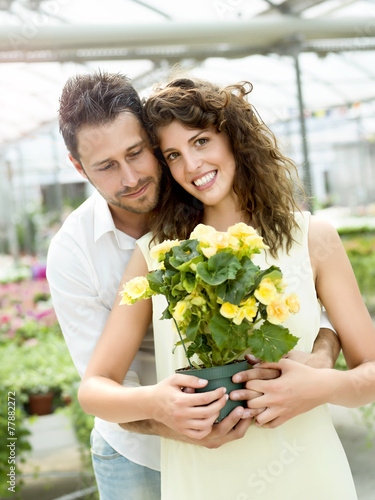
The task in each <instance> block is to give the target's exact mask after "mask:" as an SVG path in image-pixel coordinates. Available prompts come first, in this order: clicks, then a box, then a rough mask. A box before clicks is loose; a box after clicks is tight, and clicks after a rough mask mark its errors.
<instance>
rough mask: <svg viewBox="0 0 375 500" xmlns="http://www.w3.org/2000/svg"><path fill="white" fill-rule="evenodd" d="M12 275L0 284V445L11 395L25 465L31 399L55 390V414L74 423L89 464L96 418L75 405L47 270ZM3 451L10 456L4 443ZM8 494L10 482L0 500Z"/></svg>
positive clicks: (0, 489) (73, 376) (0, 458)
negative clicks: (15, 410) (94, 419)
mask: <svg viewBox="0 0 375 500" xmlns="http://www.w3.org/2000/svg"><path fill="white" fill-rule="evenodd" d="M9 271H10V272H8V277H7V278H6V279H5V278H4V277H3V278H2V283H1V284H0V311H1V314H0V411H1V417H2V418H1V419H0V422H1V424H0V434H1V440H2V441H3V440H5V439H6V437H7V432H8V430H7V426H6V425H7V420H6V414H7V394H8V392H9V391H12V392H15V393H16V407H17V414H16V428H17V436H18V437H19V439H18V440H17V457H18V458H19V459H20V461H22V460H27V451H28V450H29V449H30V442H29V439H28V431H27V427H26V425H25V423H26V420H27V419H29V418H30V415H29V407H28V396H29V394H35V393H46V392H48V391H49V390H52V391H53V393H54V401H53V411H63V412H64V413H66V414H67V416H68V417H70V419H71V421H72V424H73V428H74V429H75V431H76V435H77V439H78V442H79V443H80V444H81V445H82V455H83V458H84V460H87V458H88V456H89V434H90V431H91V428H92V426H93V417H90V416H88V415H86V414H85V413H84V412H83V411H82V410H81V408H80V406H79V404H78V402H77V398H76V394H77V388H78V383H79V376H78V374H77V372H76V369H75V367H74V365H73V362H72V360H71V358H70V355H69V352H68V349H67V347H66V344H65V341H64V338H63V336H62V333H61V330H60V327H59V324H58V322H57V319H56V315H55V312H54V310H53V307H52V302H51V297H50V292H49V287H48V283H47V281H46V279H45V269H44V273H43V266H39V267H38V273H37V272H35V271H36V268H35V267H34V272H32V270H31V269H28V268H27V267H22V268H18V269H10V270H9ZM33 276H34V278H35V279H32V278H33ZM12 280H16V281H12ZM67 402H69V404H68V406H66V403H67ZM32 418H35V417H32ZM1 449H4V450H6V443H5V442H4V443H2V447H1ZM7 458H8V456H7V454H0V473H1V476H2V477H3V475H4V477H5V474H6V472H8V471H9V465H8V463H7ZM19 486H20V485H18V487H19ZM9 493H10V492H8V491H7V484H6V481H2V482H1V484H0V497H1V498H3V497H6V496H7V494H9Z"/></svg>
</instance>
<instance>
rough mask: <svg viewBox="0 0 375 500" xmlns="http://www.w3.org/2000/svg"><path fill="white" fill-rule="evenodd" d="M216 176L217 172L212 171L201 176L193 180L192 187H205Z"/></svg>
mask: <svg viewBox="0 0 375 500" xmlns="http://www.w3.org/2000/svg"><path fill="white" fill-rule="evenodd" d="M216 175H217V170H214V171H212V172H209V173H208V174H205V175H203V176H202V177H199V178H198V179H194V180H193V184H194V186H196V187H198V188H201V187H206V186H207V185H208V184H209V183H211V182H212V181H213V180H214V179H215V177H216Z"/></svg>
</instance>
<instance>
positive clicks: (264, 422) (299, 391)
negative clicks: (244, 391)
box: [246, 359, 333, 428]
mask: <svg viewBox="0 0 375 500" xmlns="http://www.w3.org/2000/svg"><path fill="white" fill-rule="evenodd" d="M261 366H262V368H264V369H273V370H279V371H280V373H281V375H280V377H278V378H277V379H273V380H252V381H250V382H247V384H246V387H248V389H249V390H251V391H255V392H258V393H261V395H260V396H259V397H257V398H254V399H252V400H251V401H248V407H249V408H252V409H254V410H259V409H262V410H263V409H264V408H265V410H264V411H262V413H260V414H259V415H258V416H257V418H256V425H260V426H263V427H269V428H274V427H278V426H279V425H281V424H283V423H284V422H286V421H287V420H289V419H291V418H293V417H295V416H296V415H299V414H301V413H305V412H307V411H309V410H312V409H313V408H315V407H316V406H319V405H321V404H323V403H325V402H327V401H328V400H329V394H330V393H331V392H333V387H331V385H330V382H329V381H330V380H331V378H330V377H329V376H327V375H329V373H330V372H332V371H333V370H331V369H323V368H319V369H318V368H311V367H309V366H306V365H304V364H302V363H299V362H297V361H292V360H291V359H281V360H280V361H279V362H278V363H262V364H261Z"/></svg>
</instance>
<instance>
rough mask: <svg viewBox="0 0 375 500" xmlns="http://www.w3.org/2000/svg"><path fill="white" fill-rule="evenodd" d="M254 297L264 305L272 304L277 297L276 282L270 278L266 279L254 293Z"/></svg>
mask: <svg viewBox="0 0 375 500" xmlns="http://www.w3.org/2000/svg"><path fill="white" fill-rule="evenodd" d="M254 296H255V297H256V298H257V299H258V300H259V302H261V303H262V304H264V305H266V306H267V305H268V304H271V302H272V301H273V300H274V299H275V297H276V296H277V290H276V287H275V284H274V282H273V281H272V280H271V279H269V278H264V279H262V281H261V282H260V284H259V286H258V288H257V289H256V290H255V292H254Z"/></svg>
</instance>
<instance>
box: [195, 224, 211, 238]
mask: <svg viewBox="0 0 375 500" xmlns="http://www.w3.org/2000/svg"><path fill="white" fill-rule="evenodd" d="M212 232H216V229H215V228H214V227H212V226H206V225H205V224H198V226H197V227H196V228H195V229H194V231H193V232H192V233H191V234H190V239H191V240H198V241H203V240H205V239H206V238H207V235H208V234H210V233H212Z"/></svg>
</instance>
